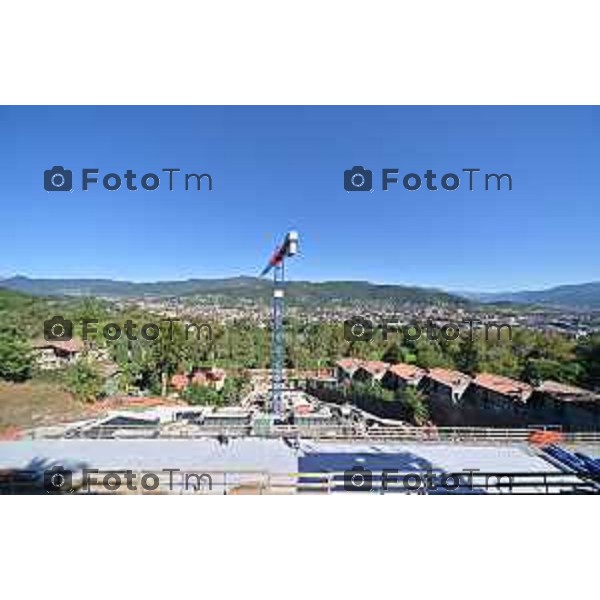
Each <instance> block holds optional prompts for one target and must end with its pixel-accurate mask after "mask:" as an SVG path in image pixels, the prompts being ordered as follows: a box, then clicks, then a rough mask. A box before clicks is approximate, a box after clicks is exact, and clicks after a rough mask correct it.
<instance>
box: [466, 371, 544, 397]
mask: <svg viewBox="0 0 600 600" xmlns="http://www.w3.org/2000/svg"><path fill="white" fill-rule="evenodd" d="M473 383H474V384H475V385H478V386H480V387H482V388H485V389H487V390H491V391H493V392H497V393H498V394H503V395H505V396H510V397H512V398H515V399H519V400H521V401H525V400H527V399H528V398H529V396H531V394H532V392H533V387H532V386H530V385H529V384H527V383H523V382H522V381H516V380H515V379H511V378H510V377H503V376H502V375H493V374H491V373H480V374H479V375H477V377H475V379H474V381H473Z"/></svg>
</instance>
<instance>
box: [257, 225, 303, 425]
mask: <svg viewBox="0 0 600 600" xmlns="http://www.w3.org/2000/svg"><path fill="white" fill-rule="evenodd" d="M297 252H298V233H297V232H295V231H289V232H288V233H287V235H286V236H285V239H284V240H283V243H282V244H281V245H280V246H278V247H277V248H276V249H275V252H274V253H273V255H272V256H271V258H270V259H269V262H268V263H267V266H266V267H265V268H264V269H263V271H262V272H261V277H264V276H265V275H267V274H268V273H269V272H270V271H271V270H272V271H273V334H272V347H271V407H270V408H271V412H272V413H273V415H274V416H275V417H276V418H277V417H281V416H282V415H283V387H284V380H283V366H284V362H285V338H284V331H283V314H284V300H285V259H286V258H289V257H292V256H295V255H296V253H297Z"/></svg>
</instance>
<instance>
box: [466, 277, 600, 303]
mask: <svg viewBox="0 0 600 600" xmlns="http://www.w3.org/2000/svg"><path fill="white" fill-rule="evenodd" d="M464 296H465V297H466V298H470V299H473V300H477V301H479V302H486V303H487V302H493V303H496V302H513V303H518V304H540V305H547V306H557V307H568V308H580V309H600V281H596V282H591V283H581V284H575V285H560V286H557V287H553V288H549V289H546V290H525V291H520V292H499V293H497V294H477V293H466V294H464Z"/></svg>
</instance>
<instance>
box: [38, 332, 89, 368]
mask: <svg viewBox="0 0 600 600" xmlns="http://www.w3.org/2000/svg"><path fill="white" fill-rule="evenodd" d="M33 349H34V352H35V356H36V362H37V365H38V367H39V368H40V369H42V370H44V371H49V370H53V369H61V368H63V367H66V366H68V365H70V364H72V363H74V362H75V361H76V360H78V359H79V358H80V357H81V355H82V353H83V350H84V344H83V342H82V341H81V340H79V339H72V340H54V341H50V340H39V341H37V342H34V344H33Z"/></svg>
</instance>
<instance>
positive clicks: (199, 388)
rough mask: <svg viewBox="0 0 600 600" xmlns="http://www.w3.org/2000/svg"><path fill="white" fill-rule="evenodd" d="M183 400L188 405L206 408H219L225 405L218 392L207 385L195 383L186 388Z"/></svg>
mask: <svg viewBox="0 0 600 600" xmlns="http://www.w3.org/2000/svg"><path fill="white" fill-rule="evenodd" d="M183 399H184V400H185V401H186V402H187V403H188V404H200V405H204V406H219V405H221V404H223V398H222V396H221V394H219V392H217V390H215V389H214V388H211V387H209V386H206V385H198V384H195V383H193V384H192V385H189V386H188V387H187V388H185V390H184V392H183Z"/></svg>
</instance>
